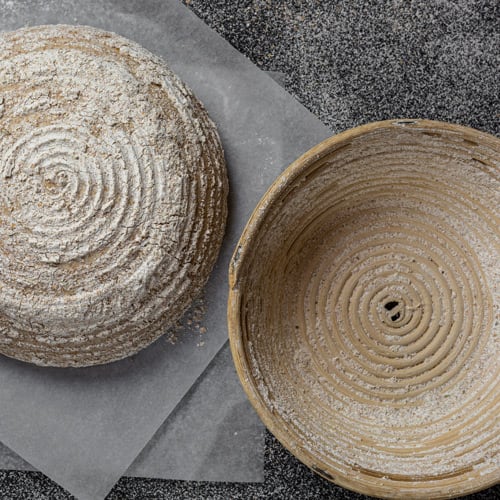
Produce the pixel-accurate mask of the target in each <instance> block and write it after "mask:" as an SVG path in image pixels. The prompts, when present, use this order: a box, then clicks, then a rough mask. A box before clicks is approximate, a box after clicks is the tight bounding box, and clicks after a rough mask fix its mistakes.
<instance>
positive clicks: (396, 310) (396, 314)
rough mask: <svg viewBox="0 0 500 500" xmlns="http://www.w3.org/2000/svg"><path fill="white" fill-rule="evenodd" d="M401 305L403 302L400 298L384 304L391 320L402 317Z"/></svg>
mask: <svg viewBox="0 0 500 500" xmlns="http://www.w3.org/2000/svg"><path fill="white" fill-rule="evenodd" d="M401 307H402V304H401V302H400V301H399V300H389V301H388V302H386V303H385V304H384V308H385V310H386V311H387V315H388V316H389V318H390V320H391V321H398V319H400V318H401Z"/></svg>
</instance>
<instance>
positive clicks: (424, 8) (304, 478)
mask: <svg viewBox="0 0 500 500" xmlns="http://www.w3.org/2000/svg"><path fill="white" fill-rule="evenodd" d="M185 3H186V4H187V5H188V6H189V7H190V8H191V9H192V10H193V11H194V12H195V13H196V14H197V15H198V16H199V17H201V18H202V19H203V20H204V21H205V22H206V23H207V24H208V25H209V26H211V27H212V28H214V29H215V30H216V31H217V32H219V33H220V34H221V35H222V36H223V37H224V38H226V40H228V41H229V42H230V43H232V44H233V45H234V46H235V47H236V48H237V49H238V50H239V51H240V52H242V53H243V54H245V55H247V56H248V57H249V58H250V59H251V60H252V61H253V62H254V63H255V64H257V65H258V66H259V67H260V68H261V69H263V70H266V71H271V72H273V73H272V75H273V77H274V78H275V79H276V80H278V81H279V83H281V84H282V85H283V86H284V87H285V88H286V89H287V90H288V91H289V92H290V93H291V94H293V95H294V96H295V97H296V98H297V99H298V100H299V101H300V102H301V103H302V104H304V105H305V106H306V107H307V108H308V109H310V110H311V111H312V112H313V113H315V114H316V115H317V116H318V117H319V118H320V119H321V120H322V121H323V122H324V123H325V124H327V125H328V126H329V127H330V128H331V129H332V132H339V131H341V130H345V129H347V128H350V127H353V126H356V125H359V124H362V123H366V122H370V121H375V120H381V119H386V118H394V117H407V118H429V119H436V120H443V121H449V122H456V123H459V124H463V125H468V126H472V127H475V128H478V129H480V130H483V131H486V132H489V133H492V134H495V135H500V79H499V68H500V51H499V47H500V3H499V2H498V1H497V0H485V1H476V0H457V1H453V2H452V1H446V0H443V1H437V0H436V1H432V2H429V1H424V0H422V1H412V0H393V1H377V2H375V1H363V0H357V1H347V0H346V1H319V0H318V1H314V0H294V1H284V0H283V1H279V0H267V1H265V0H259V1H236V2H226V1H225V0H215V1H214V0H191V1H189V0H186V1H185ZM0 497H1V498H2V499H31V498H33V499H35V498H36V499H44V500H45V499H47V500H48V499H51V500H59V499H61V500H62V499H69V498H72V497H71V496H70V495H69V494H67V493H65V491H64V490H62V489H61V488H60V487H58V486H57V485H55V484H54V483H53V482H52V481H50V480H48V479H47V478H45V477H44V476H43V475H42V474H40V473H34V472H15V471H8V472H5V471H0ZM108 498H109V499H113V500H118V499H124V498H127V499H153V498H155V499H214V500H215V499H228V498H235V499H236V498H241V499H249V498H263V499H264V498H265V499H267V498H275V499H297V500H299V499H300V500H302V499H323V498H324V499H327V498H328V499H330V498H332V499H342V498H346V499H347V498H349V499H355V498H366V497H363V496H361V495H357V494H355V493H352V492H349V491H347V490H344V489H342V488H340V487H337V486H334V485H332V484H330V483H328V482H327V481H325V480H323V479H321V478H320V477H318V476H316V475H315V474H313V473H312V472H310V471H309V470H308V469H307V468H306V467H305V466H303V465H302V464H300V463H299V462H298V461H297V460H296V459H295V458H294V457H292V456H291V455H290V454H289V453H288V452H287V451H286V450H284V449H283V448H282V447H281V446H280V444H279V443H278V442H277V441H276V440H275V439H274V438H273V437H272V436H271V435H270V434H268V435H267V436H266V455H265V483H264V484H227V483H191V482H181V481H165V480H150V479H132V478H123V479H122V480H120V482H119V483H118V484H117V485H116V486H115V488H114V489H113V491H112V492H111V493H110V495H109V497H108ZM468 498H474V499H485V500H490V499H495V498H500V487H499V486H497V487H494V488H490V489H489V490H485V491H483V492H481V493H477V494H475V495H472V496H470V497H468Z"/></svg>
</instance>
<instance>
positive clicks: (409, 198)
mask: <svg viewBox="0 0 500 500" xmlns="http://www.w3.org/2000/svg"><path fill="white" fill-rule="evenodd" d="M499 163H500V140H499V139H497V138H495V137H493V136H490V135H488V134H485V133H482V132H479V131H476V130H473V129H470V128H465V127H461V126H457V125H451V124H446V123H440V122H434V121H426V120H399V121H397V120H393V121H383V122H379V123H373V124H369V125H365V126H362V127H358V128H355V129H353V130H349V131H347V132H344V133H342V134H339V135H337V136H334V137H332V138H330V139H328V140H326V141H324V142H322V143H321V144H319V145H317V146H316V147H314V148H313V149H311V150H310V151H308V152H307V153H306V154H304V155H303V156H302V157H301V158H299V159H298V160H297V161H295V162H294V163H293V164H292V165H291V166H290V167H289V168H288V169H287V170H286V171H285V172H284V173H283V174H282V175H281V176H280V177H279V178H278V179H277V180H276V182H275V183H274V184H273V186H272V187H271V188H270V190H269V191H268V192H267V194H266V195H265V196H264V198H263V199H262V200H261V202H260V203H259V205H258V206H257V208H256V209H255V211H254V213H253V215H252V217H251V219H250V221H249V223H248V225H247V227H246V228H245V231H244V233H243V235H242V237H241V239H240V241H239V244H238V246H237V248H236V251H235V253H234V256H233V260H232V263H231V268H230V296H229V307H228V320H229V335H230V341H231V348H232V353H233V357H234V361H235V364H236V368H237V371H238V374H239V377H240V379H241V382H242V384H243V387H244V388H245V390H246V392H247V394H248V397H249V399H250V401H251V402H252V404H253V405H254V407H255V409H256V410H257V412H258V414H259V415H260V417H261V418H262V420H263V421H264V423H265V424H266V426H267V427H268V428H269V429H270V431H271V432H272V433H273V434H274V435H275V436H276V437H277V438H278V439H279V440H280V441H281V443H282V444H283V445H284V446H285V447H286V448H288V449H289V450H290V451H291V452H292V453H293V454H294V455H295V456H296V457H298V458H299V459H300V460H301V461H302V462H304V463H305V464H306V465H308V466H309V467H310V468H311V469H313V470H314V471H316V472H317V473H319V474H320V475H321V476H323V477H325V478H327V479H329V480H330V481H333V482H335V483H337V484H339V485H341V486H344V487H346V488H349V489H352V490H355V491H358V492H361V493H364V494H368V495H374V496H378V497H388V498H425V499H429V498H450V497H454V496H460V495H464V494H467V493H470V492H473V491H477V490H480V489H483V488H486V487H488V486H491V485H493V484H494V483H496V482H498V481H499V480H500V380H499V374H500V370H499V368H500V358H499V343H500V337H499V308H498V305H499V300H498V295H499V271H500V269H499V265H498V263H499V256H498V251H499V248H500V237H499V220H500V219H499V201H500V200H499V198H500V178H499Z"/></svg>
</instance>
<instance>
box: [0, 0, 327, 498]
mask: <svg viewBox="0 0 500 500" xmlns="http://www.w3.org/2000/svg"><path fill="white" fill-rule="evenodd" d="M0 9H1V10H0V12H1V15H0V29H1V30H12V29H16V28H19V27H21V26H24V25H34V24H47V23H73V24H88V25H92V26H95V27H98V28H103V29H107V30H110V31H115V32H117V33H119V34H121V35H124V36H126V37H128V38H131V39H133V40H135V41H137V42H139V43H140V44H142V45H143V46H145V47H146V48H148V49H149V50H151V51H152V52H153V53H155V54H158V55H160V56H162V57H164V59H165V60H166V61H167V63H168V64H169V65H170V66H171V68H172V69H173V70H174V71H175V72H176V73H177V74H178V75H179V76H180V77H181V78H182V79H183V80H184V81H185V82H186V83H187V84H188V85H189V86H190V87H191V88H192V89H193V90H194V92H195V93H196V95H197V96H198V97H199V98H200V99H201V100H202V101H203V102H204V104H205V105H206V107H207V109H208V112H209V114H210V115H211V117H212V118H213V119H214V121H215V122H216V123H217V125H218V128H219V131H220V134H221V138H222V142H223V145H224V148H225V152H226V159H227V163H228V171H229V177H230V187H231V195H230V217H229V223H228V229H227V235H226V238H225V241H224V244H223V248H222V251H221V255H220V258H219V261H218V264H217V266H216V268H215V270H214V272H213V274H212V277H211V279H210V281H209V283H208V285H207V287H206V291H205V297H207V299H206V304H205V305H206V309H207V312H206V315H205V317H204V320H203V324H204V326H205V327H206V328H207V333H206V334H205V335H204V339H203V340H204V342H205V343H204V345H203V346H202V347H200V346H199V344H200V339H199V336H198V335H196V334H194V335H193V334H192V332H185V333H184V334H182V335H180V336H179V340H178V341H177V343H176V344H175V345H171V344H170V343H168V342H167V341H166V340H165V338H162V339H159V340H158V341H157V342H156V343H155V344H153V345H152V346H151V347H150V348H148V349H146V350H145V351H143V352H142V353H140V354H138V355H137V356H134V357H133V358H130V359H127V360H124V361H122V362H118V363H113V364H111V365H107V366H103V367H94V368H90V369H73V370H71V369H63V370H61V369H47V368H37V367H34V366H29V365H26V364H24V363H20V362H17V361H15V360H11V359H8V358H4V357H2V358H1V362H0V380H1V384H0V441H2V442H4V443H5V444H6V445H7V446H8V447H9V448H11V449H12V450H13V451H15V452H16V453H17V454H19V455H20V456H21V457H23V458H24V459H25V460H27V461H28V462H29V463H30V464H32V465H33V466H34V467H35V468H37V469H39V470H41V471H42V472H44V473H45V474H46V475H48V476H49V477H51V478H52V479H53V480H55V481H56V482H58V483H59V484H61V485H62V486H63V487H64V488H66V489H67V490H68V491H70V492H71V493H73V494H74V495H75V496H76V497H78V498H80V499H82V500H86V499H99V498H103V497H104V496H105V495H106V493H107V492H108V491H109V490H110V488H111V487H112V486H113V484H114V483H115V482H116V481H117V480H118V479H119V477H120V476H121V475H122V474H124V473H125V471H126V470H127V468H128V467H129V466H130V464H131V463H132V462H133V461H134V459H135V458H136V457H137V455H138V454H139V453H140V451H141V450H142V449H143V448H144V446H145V445H146V444H147V443H148V442H149V440H150V439H151V437H152V436H153V435H154V434H155V432H156V431H157V430H158V429H159V427H160V426H161V425H162V423H163V422H164V421H165V419H166V418H167V417H168V415H169V414H170V413H171V412H172V411H173V410H174V408H175V407H176V406H177V404H178V403H179V401H181V399H182V398H183V397H184V395H185V394H186V392H187V391H188V390H189V389H190V387H191V386H192V385H193V383H194V382H195V381H196V380H197V379H198V377H199V376H200V374H202V373H203V371H204V369H205V368H206V366H207V365H208V363H209V362H210V361H211V360H212V359H213V357H214V355H215V354H216V353H217V352H218V351H219V349H220V348H221V346H222V345H223V344H224V342H225V341H226V338H227V330H226V299H227V266H228V263H229V258H230V255H231V253H232V250H233V247H234V245H235V244H236V241H237V238H238V236H239V234H240V233H241V230H242V229H243V227H244V224H245V222H246V220H247V219H248V217H249V215H250V213H251V210H252V208H253V207H254V206H255V204H256V203H257V201H258V200H259V199H260V197H261V196H262V194H263V193H264V192H265V190H266V188H267V187H268V186H269V185H270V183H271V182H272V181H273V180H274V178H275V177H276V176H277V175H278V173H279V172H280V171H281V170H282V169H283V168H284V167H286V166H287V165H288V164H289V163H290V162H291V161H292V160H294V159H295V158H296V157H297V156H299V155H300V154H302V153H303V152H304V151H306V150H307V149H309V148H310V147H311V146H313V145H314V144H316V143H317V142H319V141H320V140H322V139H324V138H325V137H327V136H328V135H330V133H329V131H328V129H327V128H326V127H325V126H324V125H322V124H321V123H320V122H319V120H318V119H317V118H315V117H314V116H313V115H312V114H311V113H309V112H308V111H307V110H306V109H305V108H303V107H302V106H301V105H300V104H299V103H297V102H296V101H295V100H294V99H293V98H292V97H291V96H290V95H289V94H287V93H286V92H285V91H284V90H283V89H281V88H280V87H279V85H277V84H276V83H275V82H274V81H273V80H272V79H271V78H269V77H268V76H266V75H265V74H264V73H263V72H261V71H260V70H258V69H257V68H256V67H255V66H254V65H253V64H251V63H250V62H249V61H248V60H247V59H246V58H245V57H244V56H242V55H241V54H239V53H238V52H237V51H236V50H235V49H233V48H232V47H231V46H230V45H229V44H228V43H227V42H226V41H225V40H223V39H222V38H221V37H219V36H218V35H217V34H215V33H214V32H213V31H212V30H210V29H209V28H208V27H207V26H206V25H204V23H203V22H202V21H200V20H199V19H198V18H196V16H195V15H194V14H192V13H191V12H190V11H189V10H188V9H187V8H186V7H184V6H183V5H182V4H180V3H178V2H177V1H176V0H154V1H153V0H150V1H132V0H124V1H122V0H120V1H119V0H116V1H110V0H108V1H98V0H85V1H81V2H70V1H56V0H50V1H47V0H45V1H41V0H37V1H26V2H12V1H6V0H0Z"/></svg>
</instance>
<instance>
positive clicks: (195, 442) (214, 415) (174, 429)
mask: <svg viewBox="0 0 500 500" xmlns="http://www.w3.org/2000/svg"><path fill="white" fill-rule="evenodd" d="M263 453H264V426H263V424H262V423H261V421H260V419H259V417H258V416H257V414H256V413H255V411H254V410H253V408H252V406H251V404H250V402H249V401H248V399H247V397H246V395H245V393H244V392H243V389H242V388H241V386H240V383H239V380H238V377H237V375H236V371H235V369H234V365H233V362H232V358H231V353H230V350H229V345H228V344H226V345H225V346H224V347H223V348H222V349H221V350H220V351H219V353H218V354H217V355H216V356H215V358H214V359H213V360H212V362H211V363H210V365H209V366H208V368H207V369H206V370H205V371H204V372H203V375H202V376H201V377H200V378H199V379H198V380H197V381H196V383H195V384H194V385H193V386H192V387H191V389H190V390H189V391H188V393H187V394H186V396H185V397H184V399H183V400H182V402H181V403H180V404H179V405H178V406H177V408H176V409H175V410H174V411H173V412H172V413H171V414H170V416H169V417H168V418H167V420H166V421H165V422H164V423H163V424H162V426H161V427H160V428H159V429H158V431H157V432H156V434H155V435H154V436H153V438H152V439H151V441H150V442H149V443H148V444H147V446H146V447H145V448H144V449H143V450H142V452H141V453H140V455H139V456H138V457H137V458H136V460H135V461H134V463H133V464H132V465H131V466H130V467H129V469H128V470H127V472H126V473H125V475H127V476H131V477H149V478H160V479H182V480H188V481H233V482H261V481H263V478H264V457H263ZM0 469H6V470H34V468H33V467H32V466H31V465H30V464H29V463H28V462H26V461H25V460H23V459H22V458H21V457H20V456H19V455H17V454H16V453H14V452H13V451H12V450H10V449H9V448H8V447H7V446H5V445H4V444H2V443H0Z"/></svg>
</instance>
